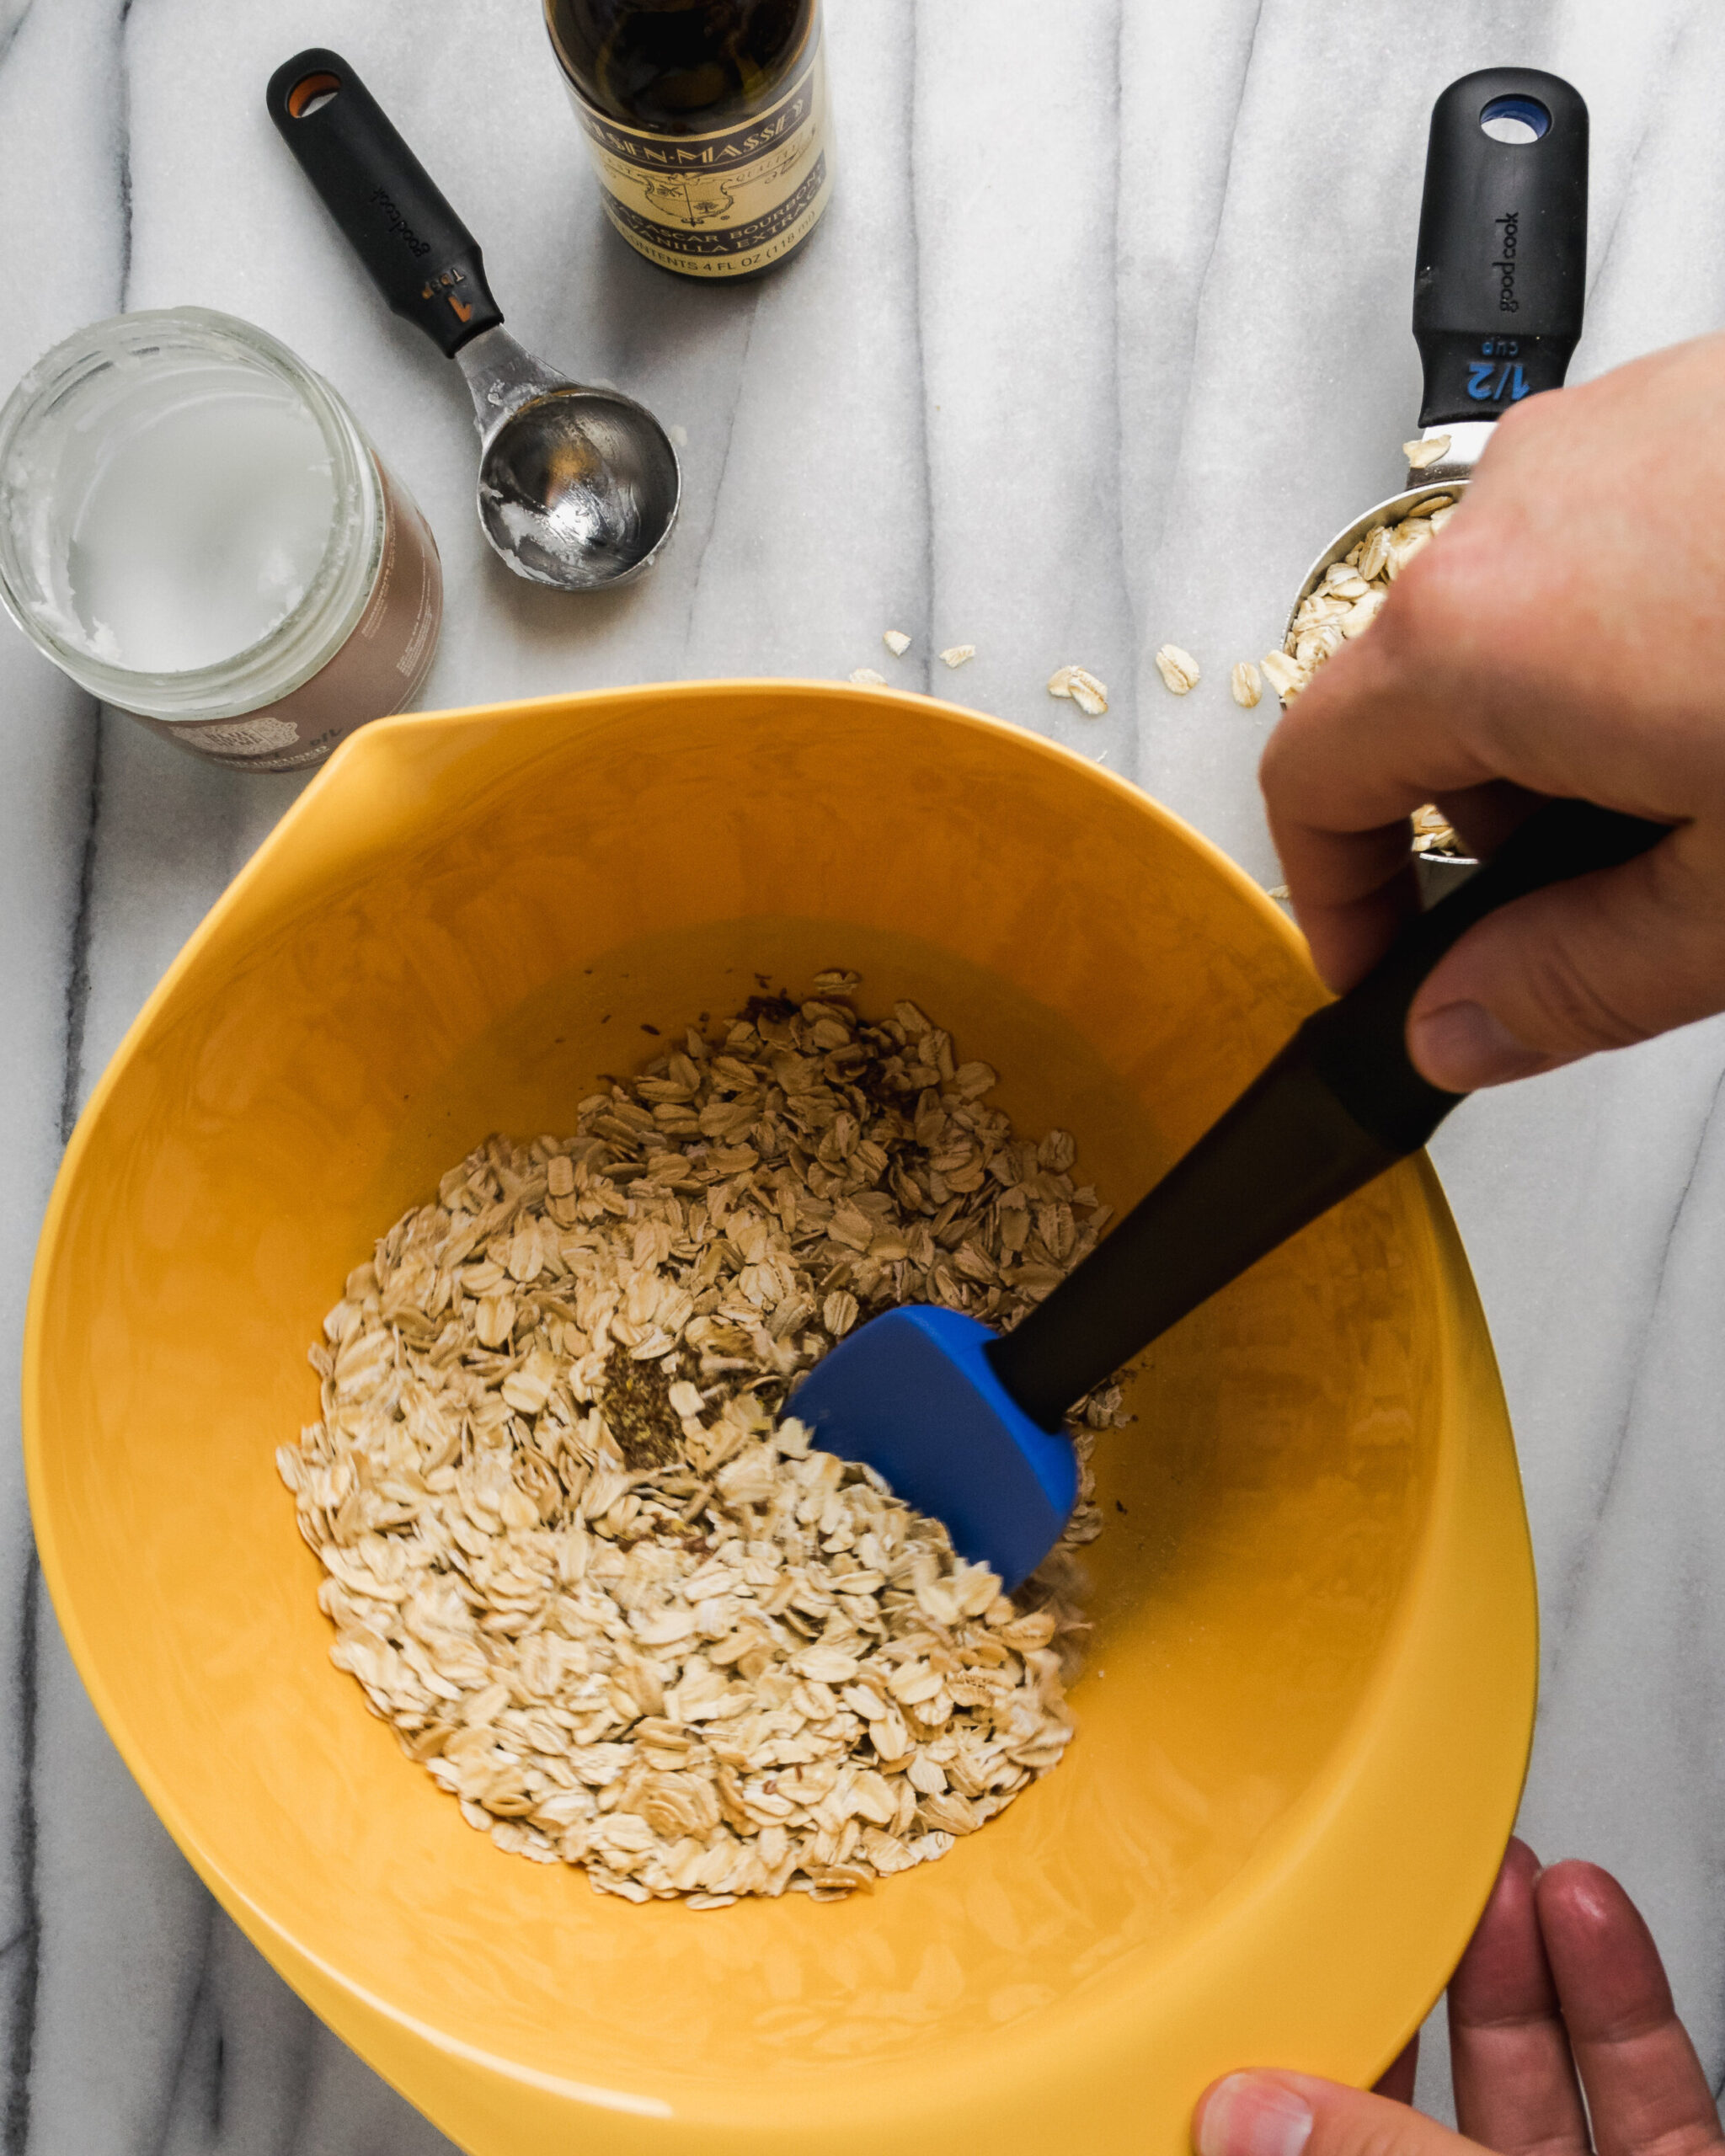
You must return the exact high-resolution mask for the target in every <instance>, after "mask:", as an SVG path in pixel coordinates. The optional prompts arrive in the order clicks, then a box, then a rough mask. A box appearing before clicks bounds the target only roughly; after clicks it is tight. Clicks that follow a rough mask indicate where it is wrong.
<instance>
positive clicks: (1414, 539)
mask: <svg viewBox="0 0 1725 2156" xmlns="http://www.w3.org/2000/svg"><path fill="white" fill-rule="evenodd" d="M1449 446H1450V438H1449V436H1448V435H1433V437H1432V438H1431V440H1429V441H1412V442H1404V443H1403V444H1402V447H1403V449H1404V450H1405V451H1407V460H1408V462H1409V463H1410V464H1411V465H1412V466H1413V467H1414V468H1415V469H1416V470H1419V469H1422V468H1423V467H1424V466H1425V465H1427V464H1431V463H1435V462H1437V461H1438V459H1439V456H1442V455H1443V453H1444V452H1445V451H1446V450H1447V449H1448V448H1449ZM1416 451H1429V452H1430V454H1429V455H1427V456H1418V455H1416V454H1415V452H1416ZM1457 504H1458V498H1457V497H1456V496H1455V494H1445V493H1442V492H1439V493H1435V494H1427V495H1425V496H1424V497H1423V499H1420V500H1419V501H1417V502H1416V503H1415V504H1413V507H1412V508H1411V509H1410V510H1407V513H1406V514H1405V515H1403V517H1402V520H1400V522H1399V523H1396V524H1375V525H1373V526H1372V527H1371V529H1370V531H1368V532H1367V533H1366V535H1365V538H1363V539H1361V540H1360V541H1359V542H1357V544H1355V545H1354V546H1353V547H1350V548H1349V549H1348V552H1347V553H1346V554H1344V555H1343V558H1341V560H1340V561H1336V562H1331V563H1328V564H1327V567H1326V568H1325V570H1324V573H1323V575H1322V578H1321V579H1319V581H1318V583H1317V584H1316V588H1315V589H1314V590H1311V592H1309V593H1308V594H1307V595H1306V597H1305V598H1304V599H1302V600H1300V605H1299V606H1298V608H1297V609H1296V610H1295V616H1294V620H1293V623H1292V625H1291V626H1290V629H1289V631H1288V636H1287V640H1286V643H1285V645H1284V648H1283V649H1282V650H1281V651H1279V652H1270V653H1268V654H1266V655H1265V658H1264V659H1263V672H1264V678H1265V679H1266V680H1268V683H1269V685H1270V686H1271V687H1272V688H1273V689H1274V691H1275V692H1276V694H1277V695H1278V696H1279V697H1280V698H1281V700H1282V702H1284V703H1286V702H1288V701H1289V700H1290V698H1291V697H1293V696H1298V695H1299V693H1300V691H1301V690H1302V689H1303V688H1305V687H1306V685H1307V684H1308V683H1309V682H1310V680H1311V677H1312V675H1313V674H1314V673H1315V672H1316V670H1317V669H1318V668H1319V667H1320V666H1322V664H1323V663H1324V661H1325V660H1326V659H1330V658H1332V657H1333V656H1334V654H1336V653H1337V652H1338V651H1339V650H1340V649H1341V648H1342V647H1343V644H1344V643H1350V642H1351V641H1352V640H1353V639H1354V638H1355V637H1359V636H1364V635H1365V632H1366V631H1367V630H1368V629H1369V628H1370V627H1371V625H1372V623H1373V622H1375V620H1376V618H1377V616H1378V611H1379V609H1380V608H1381V606H1383V603H1384V601H1385V600H1386V599H1387V598H1388V596H1389V593H1390V586H1391V584H1393V583H1394V582H1395V580H1396V579H1397V577H1398V576H1399V575H1400V574H1402V570H1403V569H1404V568H1406V567H1407V563H1409V562H1411V561H1412V560H1413V558H1414V556H1415V555H1416V554H1418V552H1420V551H1421V549H1422V548H1423V547H1429V545H1430V544H1431V542H1432V541H1433V540H1434V538H1435V537H1436V536H1437V535H1438V533H1439V531H1442V530H1443V528H1444V526H1445V524H1447V523H1448V521H1449V520H1450V518H1451V517H1452V516H1453V515H1455V510H1456V507H1457ZM1413 833H1414V835H1413V850H1414V851H1415V852H1416V853H1437V854H1447V855H1458V854H1460V853H1461V851H1463V844H1462V841H1461V839H1460V838H1459V837H1458V836H1457V835H1456V834H1455V831H1453V830H1451V829H1450V825H1449V822H1448V820H1447V819H1446V818H1445V816H1444V815H1443V814H1442V813H1441V812H1440V811H1439V810H1438V809H1433V808H1429V807H1428V808H1424V809H1420V810H1418V812H1417V813H1416V814H1415V816H1414V819H1413Z"/></svg>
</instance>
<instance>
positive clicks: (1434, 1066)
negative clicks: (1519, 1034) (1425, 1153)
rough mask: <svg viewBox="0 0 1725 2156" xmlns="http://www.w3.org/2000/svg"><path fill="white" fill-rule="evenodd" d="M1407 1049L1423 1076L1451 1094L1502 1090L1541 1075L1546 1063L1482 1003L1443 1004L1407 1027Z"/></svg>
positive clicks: (1412, 1021)
mask: <svg viewBox="0 0 1725 2156" xmlns="http://www.w3.org/2000/svg"><path fill="white" fill-rule="evenodd" d="M1407 1047H1408V1051H1409V1053H1410V1054H1412V1056H1413V1060H1414V1062H1415V1063H1416V1064H1417V1065H1418V1066H1419V1069H1420V1070H1421V1071H1422V1073H1423V1075H1425V1076H1426V1077H1427V1078H1429V1079H1430V1081H1431V1082H1432V1083H1433V1085H1434V1086H1443V1087H1444V1088H1445V1091H1449V1092H1451V1093H1471V1092H1473V1091H1476V1090H1477V1088H1478V1087H1480V1086H1501V1085H1502V1084H1503V1082H1504V1081H1505V1080H1506V1079H1509V1078H1525V1077H1526V1076H1528V1075H1529V1074H1530V1072H1532V1071H1535V1070H1542V1069H1543V1068H1544V1067H1545V1065H1546V1063H1547V1062H1549V1060H1550V1058H1549V1057H1547V1056H1545V1055H1542V1054H1541V1053H1540V1051H1539V1050H1538V1049H1535V1048H1530V1047H1529V1046H1528V1044H1527V1043H1526V1042H1525V1041H1523V1040H1518V1039H1517V1038H1516V1037H1515V1035H1514V1033H1511V1032H1510V1030H1509V1027H1507V1026H1506V1025H1504V1024H1503V1022H1501V1020H1499V1019H1497V1018H1494V1017H1493V1016H1492V1014H1491V1012H1490V1011H1487V1008H1486V1007H1485V1006H1484V1004H1482V1003H1446V1004H1445V1005H1444V1006H1443V1007H1442V1008H1441V1009H1440V1010H1437V1011H1422V1012H1421V1013H1420V1014H1419V1016H1418V1017H1417V1018H1414V1019H1413V1020H1411V1021H1410V1022H1409V1024H1408V1027H1407Z"/></svg>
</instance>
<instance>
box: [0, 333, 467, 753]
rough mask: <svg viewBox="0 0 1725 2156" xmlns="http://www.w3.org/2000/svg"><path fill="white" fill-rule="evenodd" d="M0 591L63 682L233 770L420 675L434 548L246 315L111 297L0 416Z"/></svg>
mask: <svg viewBox="0 0 1725 2156" xmlns="http://www.w3.org/2000/svg"><path fill="white" fill-rule="evenodd" d="M0 599H3V600H4V601H5V604H6V607H7V610H8V612H9V613H10V614H11V615H12V616H13V620H14V621H16V622H18V624H19V627H21V628H22V629H23V630H24V633H25V634H26V635H27V636H28V637H29V638H31V640H32V641H33V642H34V643H35V644H36V645H37V646H38V647H39V648H40V649H41V650H42V651H43V652H45V654H47V656H48V657H49V658H50V659H52V660H54V662H55V664H56V665H58V666H60V667H61V668H63V669H64V670H65V671H66V672H67V674H69V675H71V676H72V679H73V680H76V681H77V682H78V683H80V684H81V685H82V686H83V687H84V688H86V689H88V691H90V693H91V694H92V695H93V696H99V697H100V698H101V699H102V700H103V701H104V702H106V703H111V704H114V705H115V706H117V707H119V708H120V710H122V711H126V712H131V714H132V715H133V716H134V717H136V718H141V719H142V721H143V722H144V723H145V724H146V725H147V726H150V727H152V728H154V729H155V731H157V732H158V733H160V734H166V735H167V736H168V738H169V739H172V740H174V741H176V742H178V743H179V744H180V746H182V747H183V748H186V749H190V750H193V751H194V752H195V753H196V754H197V755H203V756H207V757H211V758H213V759H214V760H216V761H217V762H220V763H224V764H232V765H235V766H243V768H245V769H247V770H249V771H297V770H302V769H304V768H306V767H307V766H311V765H312V764H318V763H321V762H322V761H323V759H324V758H325V757H326V756H327V755H328V754H329V753H330V751H331V750H333V749H334V747H335V746H336V745H337V744H338V743H339V742H340V741H341V740H343V739H345V737H346V736H347V735H348V734H350V733H351V732H352V731H353V730H354V728H355V727H357V726H360V725H363V724H364V723H365V722H366V720H367V719H371V718H382V717H383V716H384V715H385V714H386V713H387V712H393V711H398V710H399V709H400V708H401V707H402V706H403V704H405V703H407V702H410V701H411V699H412V698H413V697H414V696H415V695H416V694H417V693H418V691H419V688H420V686H421V685H422V684H423V682H424V680H425V675H426V673H427V671H428V670H429V669H430V664H431V658H432V654H433V652H434V651H435V648H436V643H437V629H438V624H439V622H440V620H441V614H442V607H443V581H442V575H441V570H440V568H439V564H438V559H437V548H436V545H435V542H434V541H433V539H432V537H431V533H430V529H429V527H428V526H427V525H426V524H425V520H424V518H423V517H422V516H421V515H419V510H417V509H416V508H415V507H414V503H413V501H412V500H411V499H410V498H409V495H408V494H407V493H406V492H405V490H404V489H403V488H402V487H401V485H400V483H398V481H396V480H395V479H393V478H392V477H391V476H390V474H389V473H388V472H387V470H386V469H385V468H384V467H383V465H382V462H380V461H379V459H378V457H377V455H376V453H375V452H374V451H373V450H372V449H371V446H370V444H369V443H368V442H367V441H366V438H365V436H364V435H363V434H361V432H360V428H359V424H358V422H357V421H356V420H355V418H354V416H353V414H352V413H351V412H350V411H349V409H348V408H347V406H346V405H345V404H344V403H343V402H342V400H341V398H339V397H338V396H337V395H336V393H335V392H334V390H333V389H331V388H330V387H329V385H328V383H327V382H324V381H323V380H322V379H321V377H319V376H317V375H315V374H313V373H312V371H311V370H310V368H308V367H307V366H304V365H303V364H302V362H301V361H300V360H297V359H296V358H295V356H294V355H293V354H292V353H291V352H290V351H289V350H287V349H286V346H285V345H282V344H278V343H277V342H276V340H275V339H274V338H273V337H270V336H268V335H266V334H265V333H264V331H263V330H261V329H258V328H254V327H253V326H252V325H251V324H250V323H245V322H240V321H237V320H236V319H234V318H233V317H232V316H230V315H223V314H216V313H212V312H209V311H207V310H206V309H204V308H201V307H174V308H168V309H163V310H161V311H158V312H147V313H139V314H130V315H120V316H116V317H115V318H114V319H112V320H111V321H108V322H103V323H96V324H95V325H94V326H93V328H88V329H85V330H82V331H80V332H79V333H78V334H77V336H75V337H72V338H68V339H67V341H66V342H65V343H64V344H61V345H58V346H56V349H55V350H53V351H51V352H50V353H49V354H48V355H46V357H45V358H44V359H42V360H39V361H38V362H37V364H36V366H35V367H33V368H32V369H31V371H30V372H29V374H28V375H27V376H25V377H24V381H23V382H20V383H19V386H18V388H17V389H16V390H15V391H14V392H13V395H12V397H11V398H10V399H9V400H8V403H7V405H6V407H5V409H4V410H3V412H0Z"/></svg>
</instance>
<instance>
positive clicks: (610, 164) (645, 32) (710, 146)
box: [545, 0, 832, 279]
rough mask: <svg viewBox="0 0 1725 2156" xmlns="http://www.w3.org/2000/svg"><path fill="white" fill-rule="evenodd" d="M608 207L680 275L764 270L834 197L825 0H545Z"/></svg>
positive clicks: (797, 241) (614, 219)
mask: <svg viewBox="0 0 1725 2156" xmlns="http://www.w3.org/2000/svg"><path fill="white" fill-rule="evenodd" d="M545 19H546V24H547V28H548V29H549V30H550V32H551V44H552V49H553V51H554V52H555V53H556V55H557V58H558V65H559V66H560V67H562V69H563V79H564V81H565V83H567V85H568V87H569V95H570V98H571V99H572V100H573V102H574V108H575V116H576V118H577V119H578V120H579V122H580V124H581V126H582V128H583V130H584V131H585V135H586V137H587V147H588V150H589V152H590V154H591V157H592V159H593V163H594V167H595V170H596V172H597V173H598V175H599V188H600V195H601V200H602V201H603V203H604V205H605V213H606V216H608V217H609V218H610V219H611V223H612V224H613V225H615V226H616V227H617V230H618V231H619V232H621V233H622V236H623V237H624V238H625V239H626V240H627V241H628V243H629V244H630V246H631V247H633V248H635V249H636V250H637V251H638V253H642V254H644V255H645V256H646V258H647V259H648V260H649V262H656V263H657V264H659V266H660V269H662V270H674V271H676V273H677V275H680V276H684V277H706V278H713V279H718V278H739V277H755V276H758V275H760V274H761V271H762V270H770V269H773V268H776V267H777V264H780V263H781V262H788V260H789V259H790V258H791V257H792V255H793V254H795V253H797V252H798V249H799V248H802V247H804V245H806V244H807V243H808V240H809V235H810V233H812V232H813V231H814V227H815V226H816V225H817V224H818V223H819V221H820V216H821V213H822V211H824V210H825V207H826V204H827V198H828V196H829V195H830V193H831V191H832V163H831V153H830V142H829V141H828V136H827V107H826V85H825V72H824V66H825V56H824V55H823V52H822V50H821V28H820V0H545Z"/></svg>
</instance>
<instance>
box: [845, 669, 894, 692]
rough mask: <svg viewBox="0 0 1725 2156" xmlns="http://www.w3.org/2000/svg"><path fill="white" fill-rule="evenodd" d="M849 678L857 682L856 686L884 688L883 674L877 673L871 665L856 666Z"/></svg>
mask: <svg viewBox="0 0 1725 2156" xmlns="http://www.w3.org/2000/svg"><path fill="white" fill-rule="evenodd" d="M851 679H852V680H853V681H854V682H855V683H856V684H857V686H858V688H863V689H884V687H885V686H886V676H885V675H884V674H877V673H876V672H875V670H874V669H873V667H872V666H858V667H857V668H855V669H854V670H852V675H851Z"/></svg>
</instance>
